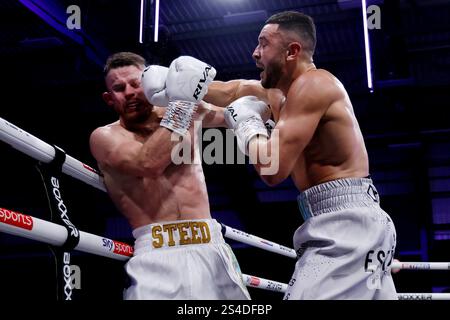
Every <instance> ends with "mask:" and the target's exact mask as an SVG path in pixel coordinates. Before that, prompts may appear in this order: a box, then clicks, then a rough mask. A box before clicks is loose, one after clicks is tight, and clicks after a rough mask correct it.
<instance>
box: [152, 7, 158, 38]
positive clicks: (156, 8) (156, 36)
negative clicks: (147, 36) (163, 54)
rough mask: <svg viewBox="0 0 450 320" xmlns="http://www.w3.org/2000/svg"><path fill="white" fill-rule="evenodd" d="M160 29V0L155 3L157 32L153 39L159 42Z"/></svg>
mask: <svg viewBox="0 0 450 320" xmlns="http://www.w3.org/2000/svg"><path fill="white" fill-rule="evenodd" d="M158 31H159V0H156V3H155V34H154V36H153V41H154V42H158Z"/></svg>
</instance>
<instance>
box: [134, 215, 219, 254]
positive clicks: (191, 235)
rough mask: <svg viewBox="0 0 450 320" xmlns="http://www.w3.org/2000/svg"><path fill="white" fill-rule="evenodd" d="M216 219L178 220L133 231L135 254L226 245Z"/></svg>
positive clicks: (153, 224) (149, 225)
mask: <svg viewBox="0 0 450 320" xmlns="http://www.w3.org/2000/svg"><path fill="white" fill-rule="evenodd" d="M221 228H222V227H221V225H220V224H219V223H218V222H217V221H216V220H215V219H197V220H176V221H164V222H160V223H152V224H148V225H145V226H142V227H139V228H136V229H134V230H133V236H134V238H135V239H136V241H135V243H134V254H135V255H136V254H139V253H143V252H148V251H149V250H156V249H162V248H175V247H180V246H186V245H201V244H208V243H224V242H225V240H224V239H223V236H222V232H221Z"/></svg>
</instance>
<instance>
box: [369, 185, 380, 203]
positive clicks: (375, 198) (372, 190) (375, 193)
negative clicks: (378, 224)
mask: <svg viewBox="0 0 450 320" xmlns="http://www.w3.org/2000/svg"><path fill="white" fill-rule="evenodd" d="M367 194H368V195H369V196H370V197H371V198H372V200H373V201H375V202H378V201H379V200H378V199H379V197H378V191H377V190H376V189H375V188H374V187H373V186H372V185H369V188H368V189H367Z"/></svg>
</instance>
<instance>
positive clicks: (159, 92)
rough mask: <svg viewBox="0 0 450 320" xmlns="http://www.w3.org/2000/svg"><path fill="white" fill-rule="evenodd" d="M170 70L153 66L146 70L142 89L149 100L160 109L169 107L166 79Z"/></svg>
mask: <svg viewBox="0 0 450 320" xmlns="http://www.w3.org/2000/svg"><path fill="white" fill-rule="evenodd" d="M168 72H169V68H166V67H163V66H157V65H151V66H148V67H147V68H145V69H144V72H143V73H142V79H141V87H142V89H143V91H144V95H145V97H146V98H147V100H148V101H149V102H150V103H151V104H153V105H155V106H159V107H167V105H168V103H169V98H168V97H167V94H166V79H167V74H168Z"/></svg>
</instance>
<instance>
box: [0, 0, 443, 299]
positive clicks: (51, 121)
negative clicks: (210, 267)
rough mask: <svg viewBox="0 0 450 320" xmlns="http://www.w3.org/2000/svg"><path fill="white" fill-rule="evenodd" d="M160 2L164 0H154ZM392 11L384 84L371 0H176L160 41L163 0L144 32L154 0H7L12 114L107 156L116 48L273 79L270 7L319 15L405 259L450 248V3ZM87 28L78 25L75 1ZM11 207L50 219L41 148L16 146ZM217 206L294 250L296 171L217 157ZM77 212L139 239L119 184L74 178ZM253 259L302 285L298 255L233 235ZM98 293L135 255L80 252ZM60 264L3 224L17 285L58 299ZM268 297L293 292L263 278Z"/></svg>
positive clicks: (417, 283) (407, 279) (438, 285)
mask: <svg viewBox="0 0 450 320" xmlns="http://www.w3.org/2000/svg"><path fill="white" fill-rule="evenodd" d="M147 3H148V6H149V7H151V6H152V5H153V4H152V3H151V1H147ZM371 3H375V4H377V5H379V7H380V9H381V29H379V30H377V29H374V30H370V32H369V34H370V38H371V46H372V61H373V71H374V83H375V90H374V92H372V93H371V92H369V90H368V89H367V85H366V84H367V80H366V70H365V60H364V59H365V56H364V40H363V29H362V14H361V5H360V1H352V0H348V1H338V0H329V1H320V0H305V1H300V0H298V1H295V0H278V1H272V0H227V1H225V0H215V1H211V0H189V1H186V0H171V1H164V0H162V1H161V4H160V23H161V24H163V25H162V26H160V41H159V42H158V43H154V42H153V41H152V38H153V35H152V32H153V31H152V30H153V29H152V28H153V27H152V21H153V18H152V15H151V14H150V13H152V11H151V10H152V8H149V12H150V13H149V14H148V16H147V19H146V21H147V22H146V27H147V28H146V34H145V37H144V38H145V41H144V42H145V44H140V43H139V11H140V1H136V0H133V1H119V0H111V1H107V0H92V1H87V0H85V1H76V0H75V1H72V0H71V1H63V0H58V1H49V0H42V1H38V0H33V1H32V0H20V1H16V0H6V1H5V0H2V1H0V31H1V32H0V71H1V73H0V79H1V82H0V84H1V87H0V88H1V104H0V110H1V111H0V116H1V117H2V118H4V119H6V120H8V121H9V122H11V123H13V124H15V125H17V126H18V127H20V128H22V129H24V130H26V131H28V132H29V133H31V134H33V135H35V136H37V137H39V138H40V139H42V140H44V141H46V142H48V143H51V144H56V145H58V146H60V147H61V148H63V149H64V150H65V151H66V152H67V153H68V154H70V155H71V156H73V157H75V158H77V159H79V160H80V161H82V162H84V163H87V164H89V165H91V166H93V167H95V166H96V164H95V161H94V159H93V157H92V156H91V155H90V152H89V147H88V139H89V135H90V133H91V132H92V130H94V129H95V128H96V127H98V126H102V125H104V124H107V123H109V122H112V121H114V120H115V119H116V116H115V114H114V113H113V111H112V110H110V109H109V108H108V107H107V106H106V105H105V104H104V103H103V101H102V100H101V93H102V92H103V90H104V85H103V78H102V77H103V76H102V67H103V63H104V61H105V59H106V57H107V56H108V55H109V54H111V53H113V52H116V51H135V52H137V53H140V54H143V55H144V56H145V57H146V58H147V61H148V62H149V63H159V64H162V65H166V66H167V65H169V63H170V61H172V59H173V58H175V57H177V56H179V55H180V54H186V55H192V56H194V57H196V58H199V59H201V60H203V61H205V62H208V63H210V64H212V65H213V66H214V67H215V68H216V69H217V71H218V74H217V77H216V79H219V80H228V79H235V78H248V79H257V78H258V72H257V71H256V69H255V66H254V62H253V61H252V58H251V53H252V52H253V49H254V47H255V46H256V43H257V37H258V34H259V31H260V28H261V26H262V25H263V22H264V20H265V19H266V18H267V17H269V16H270V15H271V14H273V13H276V12H279V11H283V10H299V11H303V12H305V13H307V14H309V15H311V16H312V17H313V18H314V19H315V22H316V25H317V35H318V44H317V51H316V56H315V62H316V65H317V66H318V67H320V68H325V69H328V70H329V71H331V72H332V73H334V74H335V75H336V76H337V77H338V78H339V79H340V80H341V81H342V82H343V84H344V85H345V86H346V88H347V90H348V92H349V94H350V97H351V99H352V102H353V105H354V108H355V112H356V114H357V117H358V119H359V122H360V126H361V129H362V132H363V134H364V137H365V140H366V145H367V149H368V152H369V156H370V165H371V174H372V176H373V179H374V181H375V184H376V186H377V188H378V191H379V192H380V195H381V205H382V207H383V208H384V209H385V210H386V211H387V212H388V213H389V214H390V215H391V217H392V218H393V220H394V222H395V224H396V228H397V234H398V244H397V252H396V258H397V259H399V260H401V261H450V253H449V252H450V251H449V249H450V246H449V242H450V118H449V116H448V114H449V112H448V108H449V100H450V99H449V98H450V86H449V84H450V54H449V53H450V19H449V18H448V17H450V2H449V1H425V0H422V1H419V0H410V1H406V0H405V1H400V0H392V1H372V2H370V1H368V4H371ZM72 4H75V5H78V6H79V7H80V10H81V29H80V30H68V29H67V27H66V20H67V18H68V16H69V14H67V13H66V8H67V7H68V6H69V5H72ZM0 164H1V171H0V179H1V183H0V207H2V208H7V209H11V210H15V211H20V212H23V213H25V214H30V215H33V216H36V217H40V218H43V219H49V213H48V208H47V202H46V201H47V200H46V197H45V193H44V190H43V188H42V186H41V181H40V177H39V175H38V173H37V171H36V169H35V168H34V164H35V161H34V160H32V159H30V158H28V157H27V156H25V155H22V154H21V153H19V152H18V151H15V150H14V149H12V148H10V147H9V146H7V145H6V144H4V143H0ZM204 170H205V176H206V182H207V186H208V190H209V194H210V202H211V210H212V214H213V216H214V217H215V218H217V219H218V220H220V221H223V222H224V223H226V224H228V225H230V226H232V227H235V228H238V229H241V230H244V231H246V232H249V233H252V234H256V235H258V236H260V237H263V238H266V239H269V240H272V241H274V242H278V243H280V244H283V245H286V246H289V247H292V235H293V233H294V231H295V230H296V228H297V227H298V226H299V225H300V224H301V223H302V219H301V217H300V214H299V212H298V210H297V206H296V202H295V198H296V195H297V194H298V192H297V191H296V189H295V188H294V186H293V184H292V183H291V181H290V180H287V181H286V182H284V183H282V184H280V185H279V186H276V187H273V188H269V187H267V186H265V185H264V184H263V183H262V182H261V181H260V179H259V178H258V176H257V175H256V173H255V171H254V170H253V168H252V167H251V166H249V165H219V164H213V165H206V164H205V165H204ZM62 182H63V184H64V189H63V190H64V196H65V198H66V202H67V203H68V204H69V206H70V217H71V218H72V220H73V221H74V222H75V224H76V225H78V226H79V228H80V229H81V230H83V231H87V232H90V233H94V234H98V235H104V236H107V237H109V238H113V239H117V240H122V241H125V242H128V243H132V238H131V233H130V229H129V227H128V226H127V224H126V222H125V220H124V219H123V218H121V216H120V214H119V213H118V211H117V210H116V209H115V208H114V206H113V205H112V204H111V202H110V201H109V199H108V197H107V195H106V194H105V193H103V192H101V191H98V190H96V189H94V188H91V187H90V186H87V185H85V184H83V183H82V182H79V181H77V180H75V179H73V178H71V177H66V176H65V177H63V179H62ZM230 243H231V244H232V246H233V248H234V252H235V253H236V256H237V257H238V260H239V262H240V265H241V268H242V271H243V272H244V273H247V274H251V275H256V276H261V277H265V278H269V279H273V280H277V281H280V282H284V283H287V282H288V281H289V278H290V275H291V274H292V272H293V268H294V261H293V260H292V259H290V258H287V257H283V256H279V255H275V254H273V253H270V252H265V251H262V250H260V249H255V248H251V247H248V246H246V245H242V244H237V243H233V242H230ZM72 263H74V264H78V265H80V266H81V269H82V291H83V297H82V298H83V299H108V300H111V299H113V300H114V299H120V298H121V293H122V287H123V285H124V283H125V276H124V274H123V263H121V262H117V261H113V260H110V259H106V258H101V257H95V256H92V255H89V254H84V253H74V256H73V262H72ZM54 268H55V266H54V262H53V260H52V257H51V255H50V251H49V250H48V248H47V246H46V245H43V244H40V243H37V242H34V241H31V240H27V239H22V238H19V237H15V236H10V235H7V234H4V233H0V284H1V285H0V288H1V296H2V298H11V299H14V298H16V297H25V296H26V297H33V298H37V299H44V300H51V299H54V274H55V272H54ZM394 281H395V283H396V286H397V290H398V291H399V292H444V291H447V292H448V290H449V287H450V277H449V275H448V271H434V272H429V271H416V272H413V271H407V270H405V271H402V272H400V273H399V274H397V275H395V276H394ZM251 294H252V296H253V297H254V298H269V299H277V300H278V299H281V297H282V295H281V294H279V293H272V292H266V291H261V290H258V289H251Z"/></svg>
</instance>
